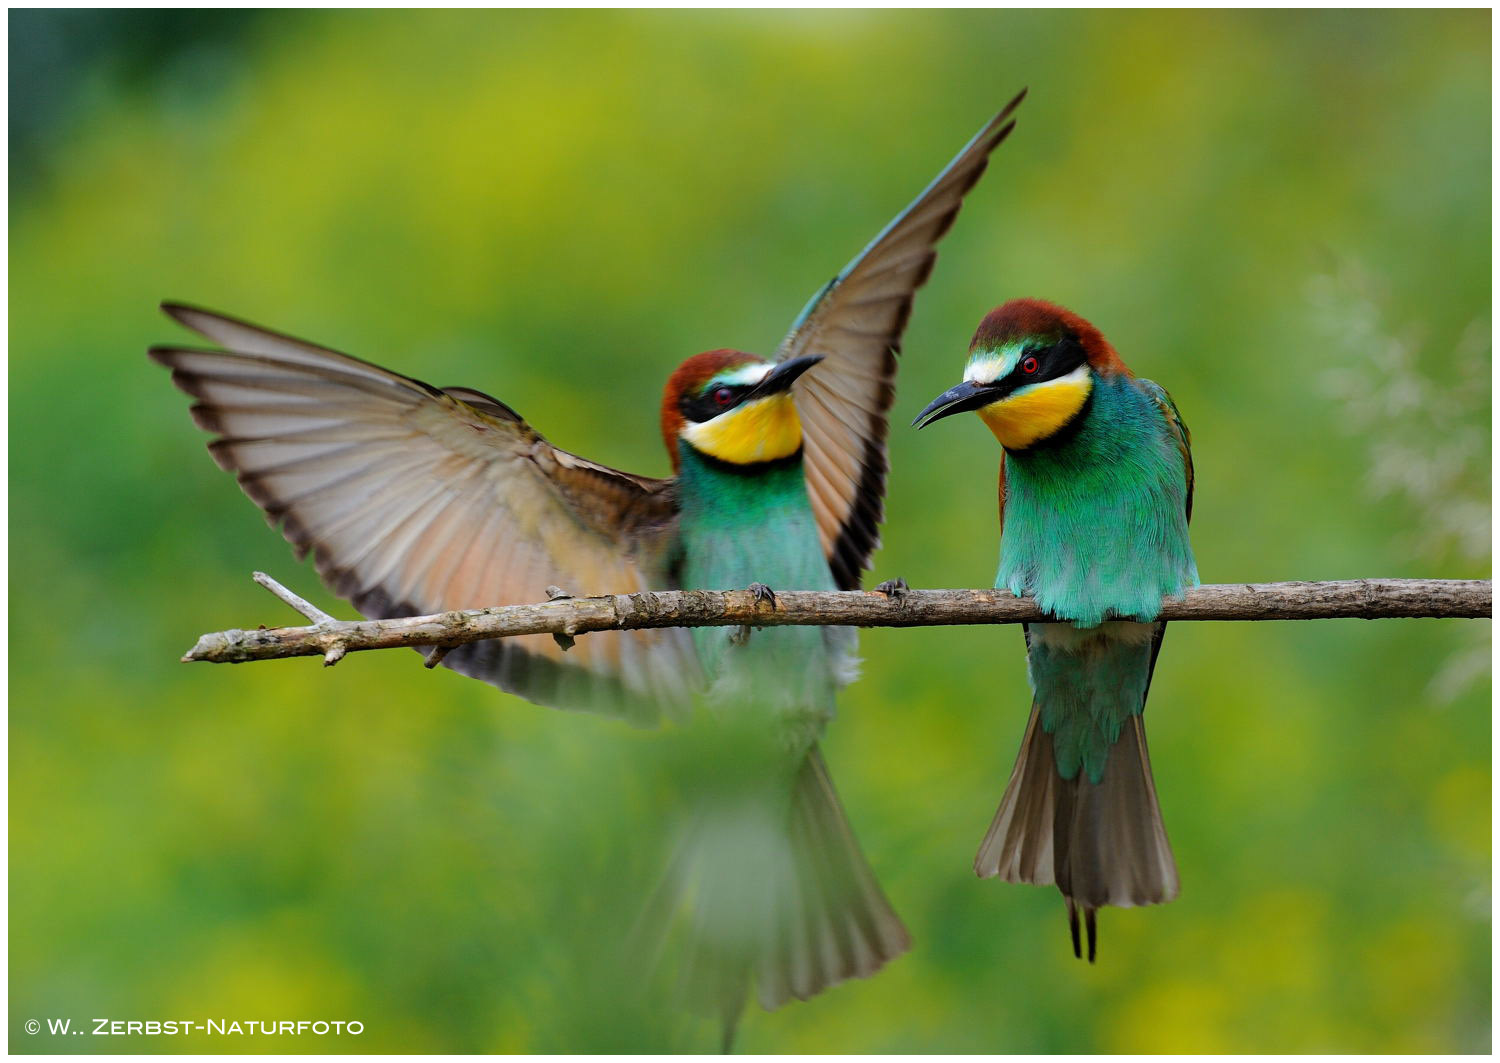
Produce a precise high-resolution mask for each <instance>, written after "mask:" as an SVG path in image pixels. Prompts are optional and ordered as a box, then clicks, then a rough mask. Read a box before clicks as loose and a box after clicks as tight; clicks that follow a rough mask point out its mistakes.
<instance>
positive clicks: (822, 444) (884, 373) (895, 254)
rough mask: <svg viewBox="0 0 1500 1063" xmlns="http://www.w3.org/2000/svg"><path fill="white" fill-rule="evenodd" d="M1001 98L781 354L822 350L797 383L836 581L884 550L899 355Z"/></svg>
mask: <svg viewBox="0 0 1500 1063" xmlns="http://www.w3.org/2000/svg"><path fill="white" fill-rule="evenodd" d="M1025 96H1026V93H1025V92H1024V91H1023V92H1022V93H1021V94H1020V95H1019V96H1017V97H1016V98H1015V99H1014V100H1012V101H1011V102H1010V103H1009V104H1007V105H1006V107H1005V109H1004V110H1003V111H1001V112H1000V113H999V114H997V115H996V116H995V117H994V118H993V119H992V120H991V121H990V122H989V124H987V125H986V126H985V127H984V128H983V129H981V130H980V131H979V133H978V135H976V136H975V137H974V139H973V140H971V141H969V143H968V145H967V146H966V147H965V148H964V149H963V151H961V152H959V153H958V157H957V158H955V159H954V160H953V161H952V162H950V163H949V164H948V166H947V168H946V169H944V170H943V172H942V173H940V174H938V176H937V178H936V179H935V180H934V181H933V182H932V183H931V184H930V185H928V186H927V188H926V190H925V191H923V193H922V194H921V195H920V196H918V197H917V199H916V201H915V202H914V203H912V204H911V206H909V207H907V208H906V210H904V211H902V212H901V214H899V215H898V216H897V217H896V219H895V220H894V221H892V222H891V223H890V224H889V225H888V226H886V227H885V229H884V230H883V231H882V232H881V233H880V235H878V236H876V237H875V239H874V240H873V241H872V242H871V243H870V245H869V246H868V247H867V248H865V250H864V251H862V252H861V253H860V255H859V256H858V257H857V258H855V260H854V261H853V262H851V263H849V265H848V266H846V267H844V270H843V272H842V273H840V274H839V275H838V276H837V277H835V278H834V279H833V280H831V281H830V282H829V283H828V285H827V286H826V287H825V288H823V290H822V291H820V292H818V294H817V295H815V296H813V298H812V301H811V302H809V303H808V305H807V307H806V309H804V310H803V311H802V314H801V316H800V317H799V318H798V319H797V321H796V323H795V324H793V325H792V330H791V332H790V333H789V334H788V336H787V338H786V339H785V340H783V341H782V344H781V349H780V350H779V351H778V353H777V358H778V360H781V361H785V360H786V359H788V358H796V357H799V356H801V355H811V354H820V355H822V356H823V361H822V362H821V363H820V364H818V365H817V366H816V367H815V368H813V369H811V370H809V371H808V372H807V373H805V374H804V375H803V376H802V378H801V379H799V380H798V381H797V382H796V383H795V384H794V385H792V393H793V395H794V396H795V397H796V400H797V412H798V414H799V415H800V417H801V419H802V433H803V447H804V459H803V460H804V467H805V468H806V470H807V490H808V495H809V496H810V497H811V499H812V506H813V512H814V513H815V514H816V515H817V519H818V531H819V534H820V535H821V537H822V541H823V551H824V553H825V554H826V555H827V557H828V564H829V567H830V568H832V570H833V576H834V580H835V582H836V583H837V584H838V586H840V587H842V588H844V589H846V590H852V589H856V588H858V587H859V582H860V575H861V574H862V573H863V571H864V570H865V569H866V568H868V567H869V563H870V555H871V554H872V553H874V551H875V548H876V547H877V546H879V545H880V530H879V528H880V521H881V519H882V518H883V516H884V512H885V479H886V474H887V472H888V471H889V467H890V466H889V463H888V462H887V459H886V447H885V441H886V433H887V414H888V413H889V412H890V408H891V403H892V402H893V401H894V400H895V397H896V388H895V379H896V352H897V351H898V350H899V349H900V344H901V333H902V332H903V331H904V330H905V328H906V321H907V317H908V316H909V315H910V313H911V305H912V299H913V296H914V295H915V293H916V290H917V289H918V288H920V287H921V286H922V283H923V282H924V281H926V280H927V275H928V274H929V273H931V272H932V264H933V262H934V261H935V260H936V258H937V252H936V251H935V250H934V247H935V245H936V244H937V242H938V240H939V239H940V238H941V237H942V235H943V234H944V233H945V232H947V231H948V227H949V226H950V225H952V224H953V219H954V218H955V217H957V216H958V210H959V207H961V206H962V205H963V199H964V196H965V195H966V194H967V193H968V191H969V189H971V188H973V187H974V184H975V182H976V181H978V180H979V177H980V175H981V174H983V173H984V169H985V166H986V165H987V163H988V160H989V154H990V152H991V151H993V150H994V149H995V147H996V145H998V144H999V143H1000V142H1001V141H1002V140H1004V139H1005V138H1006V136H1007V135H1009V133H1010V131H1011V129H1012V128H1014V126H1015V123H1014V122H1013V121H1011V118H1010V116H1011V113H1012V112H1014V111H1015V109H1016V108H1017V107H1018V106H1019V105H1020V103H1021V100H1022V99H1024V98H1025Z"/></svg>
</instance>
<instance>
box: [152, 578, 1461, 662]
mask: <svg viewBox="0 0 1500 1063" xmlns="http://www.w3.org/2000/svg"><path fill="white" fill-rule="evenodd" d="M257 576H259V574H257ZM257 582H263V581H262V580H260V579H259V578H258V579H257ZM272 583H275V581H274V580H271V579H270V578H269V577H265V580H264V582H263V585H266V586H268V587H269V584H272ZM276 587H278V588H280V590H276V591H274V592H273V593H276V594H277V596H278V597H280V598H282V599H283V600H284V601H288V602H291V601H292V599H296V602H300V603H301V604H300V605H298V604H296V602H293V603H292V604H293V607H294V608H296V609H298V610H299V611H300V612H303V614H304V615H307V616H313V615H317V616H326V615H327V614H325V613H321V612H319V611H318V610H317V609H316V608H315V607H313V606H311V605H308V604H307V603H306V602H303V601H302V599H300V598H297V596H296V595H294V594H292V593H291V592H290V591H287V590H286V589H285V588H283V587H281V585H280V584H276ZM283 592H284V593H283ZM548 593H549V594H554V600H553V601H549V602H542V603H538V604H536V605H506V606H498V607H495V608H491V609H475V610H469V611H466V612H450V613H438V614H435V615H433V616H414V617H405V618H401V619H391V620H353V621H339V620H332V619H328V620H323V621H320V622H318V623H315V624H314V625H313V626H312V627H287V628H261V629H259V630H256V631H217V632H213V633H211V634H207V635H204V636H202V637H201V638H200V639H199V640H198V644H197V645H196V646H194V647H193V648H192V649H191V650H189V651H188V652H187V654H186V655H185V656H184V657H183V658H182V659H183V660H184V661H213V662H217V663H225V662H240V661H260V660H269V659H272V658H276V657H314V656H317V657H322V658H324V662H325V663H326V664H333V663H335V662H336V661H338V660H339V658H341V657H342V656H343V655H344V653H345V652H346V651H354V650H380V649H389V648H391V647H393V646H439V647H452V646H458V645H462V644H463V643H466V642H479V641H481V640H483V639H492V638H504V637H508V636H512V635H539V634H550V635H554V636H558V638H559V642H560V643H563V644H566V645H571V644H572V643H571V640H572V639H573V638H576V637H577V636H579V635H583V634H585V633H587V632H590V631H615V630H630V629H633V628H659V627H712V626H753V627H771V626H775V625H780V624H804V625H807V624H810V625H820V624H833V625H848V626H851V627H935V626H941V625H951V624H1019V623H1023V622H1026V621H1036V620H1047V619H1049V617H1047V616H1046V615H1045V614H1044V613H1042V612H1041V610H1039V609H1038V608H1037V606H1036V603H1035V602H1033V601H1031V600H1030V599H1029V598H1015V597H1012V596H1011V595H1009V594H1007V593H1005V592H1003V591H984V590H951V591H913V590H895V591H894V592H893V593H892V594H890V595H886V594H883V593H880V592H878V591H777V592H776V595H775V598H774V601H772V600H767V599H765V598H764V597H763V596H760V595H756V594H754V593H752V592H751V591H749V590H736V591H642V592H640V593H638V594H613V595H606V596H603V597H599V598H567V597H556V595H561V594H562V593H563V592H561V591H558V590H557V589H556V588H549V589H548ZM287 596H290V597H287ZM303 606H306V609H303ZM307 610H311V611H312V612H311V613H309V612H308V611H307ZM1490 611H1491V591H1490V581H1489V580H1443V579H1357V580H1334V581H1331V582H1326V583H1302V582H1295V583H1226V584H1216V585H1212V586H1207V587H1196V588H1194V589H1192V590H1190V591H1188V592H1187V593H1186V594H1185V595H1183V596H1182V597H1181V598H1179V599H1171V598H1169V599H1166V600H1165V601H1164V602H1163V603H1162V610H1161V619H1163V620H1329V619H1336V618H1357V619H1362V620H1380V619H1387V618H1392V617H1469V618H1473V617H1488V616H1489V615H1490ZM442 652H445V651H443V650H439V651H435V653H442ZM433 663H436V662H433Z"/></svg>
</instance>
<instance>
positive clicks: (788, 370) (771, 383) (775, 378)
mask: <svg viewBox="0 0 1500 1063" xmlns="http://www.w3.org/2000/svg"><path fill="white" fill-rule="evenodd" d="M822 360H823V356H822V355H821V354H805V355H803V356H802V357H801V358H789V359H788V360H787V361H785V362H782V363H781V364H780V365H778V366H777V367H776V368H775V369H773V370H771V371H770V372H769V373H767V374H766V377H765V379H764V380H762V381H761V382H760V383H759V384H756V385H755V387H754V388H753V389H752V390H751V391H750V392H749V394H747V395H746V396H745V398H744V400H743V401H745V402H749V401H751V400H752V399H763V398H765V397H766V396H767V395H774V394H776V393H777V392H778V391H785V390H786V389H787V388H789V387H791V386H792V382H793V381H794V380H796V379H797V378H798V377H799V376H801V375H802V374H803V373H805V372H807V371H808V370H809V369H811V368H812V367H813V366H815V365H817V364H818V363H819V362H821V361H822Z"/></svg>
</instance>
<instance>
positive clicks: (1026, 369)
mask: <svg viewBox="0 0 1500 1063" xmlns="http://www.w3.org/2000/svg"><path fill="white" fill-rule="evenodd" d="M1036 364H1037V363H1036V359H1035V358H1028V359H1026V361H1024V362H1022V363H1021V372H1023V373H1027V374H1030V373H1035V372H1036Z"/></svg>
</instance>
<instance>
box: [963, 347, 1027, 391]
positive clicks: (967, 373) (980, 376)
mask: <svg viewBox="0 0 1500 1063" xmlns="http://www.w3.org/2000/svg"><path fill="white" fill-rule="evenodd" d="M1020 355H1021V351H1020V348H1015V349H1011V348H1009V347H1007V348H1002V349H1001V350H998V351H984V352H978V353H975V354H974V356H973V357H972V358H970V359H969V364H968V365H966V366H964V381H965V382H977V383H980V384H993V383H994V382H995V381H997V380H999V379H1000V378H1001V377H1003V376H1004V375H1005V374H1007V373H1009V372H1010V371H1011V370H1012V369H1014V368H1015V366H1016V359H1017V358H1019V357H1020Z"/></svg>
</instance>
